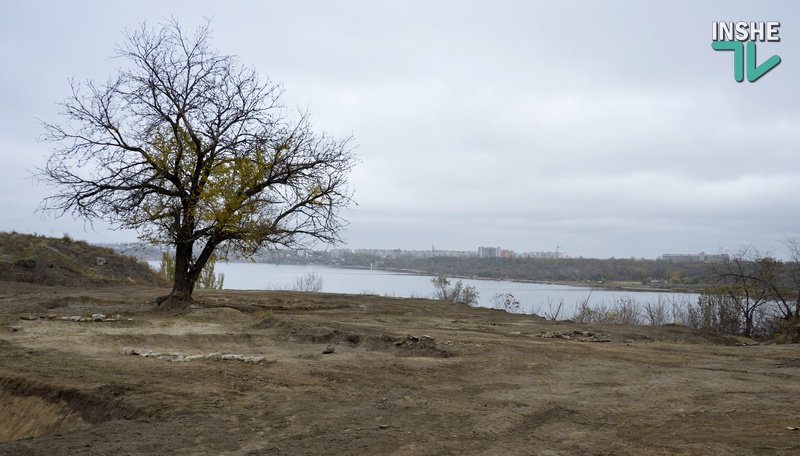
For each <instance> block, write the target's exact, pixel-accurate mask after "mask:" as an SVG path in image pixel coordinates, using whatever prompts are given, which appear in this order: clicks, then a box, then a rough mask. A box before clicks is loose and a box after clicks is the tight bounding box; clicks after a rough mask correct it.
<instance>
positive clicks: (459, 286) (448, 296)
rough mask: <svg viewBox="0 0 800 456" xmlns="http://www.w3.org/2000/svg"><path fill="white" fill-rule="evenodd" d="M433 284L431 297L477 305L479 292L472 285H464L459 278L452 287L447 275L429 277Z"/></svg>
mask: <svg viewBox="0 0 800 456" xmlns="http://www.w3.org/2000/svg"><path fill="white" fill-rule="evenodd" d="M431 283H432V284H433V299H439V300H441V301H450V302H457V303H459V304H466V305H468V306H473V307H474V306H477V305H478V297H479V296H480V294H479V293H478V292H477V291H475V287H473V286H472V285H467V286H465V285H464V284H463V283H462V282H461V281H460V280H459V281H458V282H456V283H455V285H453V286H452V287H451V286H450V280H449V279H448V278H447V277H444V276H439V277H434V278H432V279H431Z"/></svg>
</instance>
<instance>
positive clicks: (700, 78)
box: [0, 0, 800, 258]
mask: <svg viewBox="0 0 800 456" xmlns="http://www.w3.org/2000/svg"><path fill="white" fill-rule="evenodd" d="M700 3H701V2H696V1H684V2H681V1H664V2H660V3H655V2H642V1H616V2H600V1H560V2H555V1H547V2H536V1H530V0H527V1H525V0H522V1H496V0H495V1H491V2H489V1H432V0H426V1H394V2H388V1H285V0H284V1H280V2H278V1H252V2H244V1H228V2H220V1H199V0H191V1H169V2H168V1H162V0H159V1H136V2H121V1H111V0H103V1H96V2H95V1H78V2H60V1H50V2H44V1H39V2H36V1H29V0H26V1H8V0H6V1H4V2H2V4H1V5H0V57H2V62H3V63H2V67H3V69H2V70H0V93H1V96H0V153H2V158H3V163H2V165H0V230H3V231H11V230H16V231H19V232H31V233H32V232H37V233H39V234H46V235H55V236H61V235H62V234H64V233H69V234H70V235H71V236H72V237H74V238H78V239H87V240H89V241H92V242H116V241H134V240H135V239H136V233H133V232H126V231H114V230H112V229H110V228H109V227H107V226H105V225H103V224H96V225H95V226H94V227H93V228H92V227H90V226H88V225H86V224H85V223H84V222H82V221H76V220H73V219H71V218H70V217H62V218H54V217H52V216H46V215H42V214H39V213H36V212H35V211H36V209H37V207H38V205H39V203H40V202H41V200H42V199H43V198H44V197H45V196H47V195H48V194H50V193H51V192H53V190H52V189H48V188H47V187H45V186H44V185H35V182H33V181H32V179H31V178H30V175H31V173H32V172H33V171H34V170H35V168H36V167H39V166H42V165H43V164H44V163H45V160H46V157H47V155H48V153H49V151H50V150H51V149H52V147H53V145H52V144H47V143H41V142H38V141H37V137H38V136H39V135H40V134H41V133H42V132H43V129H42V127H41V125H40V123H39V121H38V120H37V119H42V120H44V121H48V122H59V121H61V120H63V118H60V117H59V114H58V112H59V109H58V106H56V102H59V101H62V100H63V99H64V98H65V97H66V96H67V95H68V94H69V84H68V80H69V78H73V77H74V78H75V79H76V80H80V81H85V80H89V79H91V80H95V81H100V82H105V81H106V80H107V79H108V78H109V77H110V76H111V75H113V73H114V71H115V68H116V67H117V66H119V62H118V61H115V60H110V59H109V57H110V56H112V55H113V52H114V48H115V45H116V44H118V43H121V42H123V41H124V37H123V32H124V31H125V30H126V29H127V30H129V31H132V30H134V29H135V28H137V27H138V26H139V25H140V24H141V23H142V22H143V21H145V20H147V21H148V22H150V23H153V24H158V23H159V22H163V20H164V19H168V18H170V17H175V18H176V19H178V20H179V21H180V22H181V24H182V25H183V26H184V27H185V28H188V29H193V28H195V27H197V26H198V25H200V24H201V23H202V18H203V17H204V16H208V17H212V18H213V20H212V23H211V28H212V30H213V35H212V38H213V43H214V46H215V47H216V48H217V49H218V50H219V51H220V52H221V53H223V54H232V55H237V56H239V58H240V59H241V61H242V63H244V64H246V65H248V66H252V67H254V68H256V69H257V70H258V72H259V74H260V75H261V76H262V77H263V78H266V77H268V78H269V79H271V80H273V81H276V82H280V83H282V84H283V87H284V89H285V95H284V102H285V103H286V104H287V105H288V106H290V107H301V108H307V109H308V110H309V111H310V112H311V114H312V116H313V117H312V119H313V123H314V125H315V126H316V128H317V129H318V130H320V131H326V132H328V133H331V134H334V135H339V136H342V135H349V134H352V135H353V136H354V137H355V143H356V144H358V148H357V153H358V155H359V157H360V159H361V161H362V163H361V164H360V165H358V167H357V168H356V169H355V171H354V172H353V174H352V176H351V182H352V185H353V187H354V188H355V200H356V201H357V202H358V206H354V207H353V208H352V209H350V210H348V211H347V212H346V214H345V217H346V218H347V219H348V220H349V222H350V225H349V226H348V228H347V231H346V232H345V233H344V237H345V239H346V240H347V246H348V247H350V248H401V249H408V250H426V249H430V248H432V247H433V246H435V247H436V249H446V250H476V249H477V248H478V246H500V247H502V248H508V249H512V250H515V251H518V252H527V251H554V250H555V249H556V245H559V246H561V247H560V250H561V251H562V252H568V253H569V254H571V255H572V256H584V257H598V258H608V257H612V256H613V257H617V258H623V257H631V256H635V257H646V258H655V257H656V256H658V255H661V254H662V253H698V252H700V251H705V252H706V253H712V252H717V251H719V250H720V249H735V248H737V247H739V246H742V245H745V244H752V245H753V246H756V247H758V248H760V249H762V250H770V249H771V250H773V251H775V253H779V251H780V249H781V242H782V241H784V240H785V239H786V238H787V237H789V236H800V210H798V209H800V191H798V190H797V189H798V186H800V151H798V145H800V103H799V102H800V89H798V81H800V20H798V19H800V17H799V15H798V9H800V7H798V6H796V3H795V2H753V1H742V2H734V1H719V2H702V4H701V5H699V4H700ZM712 21H779V22H780V23H781V26H780V29H779V34H780V38H781V41H780V42H778V43H758V44H757V46H758V57H757V58H758V62H759V63H760V62H763V61H764V60H766V59H767V58H769V57H770V56H771V55H775V54H777V55H779V56H780V57H781V60H782V62H781V64H780V65H779V66H778V67H776V68H775V69H774V70H772V71H771V72H770V73H768V74H767V75H765V76H764V77H762V78H761V79H759V80H758V81H756V82H755V83H749V82H747V81H746V80H745V82H742V83H737V82H735V80H734V77H733V55H732V52H721V51H714V50H713V49H712V48H711V23H712ZM318 248H321V246H318Z"/></svg>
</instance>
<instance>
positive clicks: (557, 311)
mask: <svg viewBox="0 0 800 456" xmlns="http://www.w3.org/2000/svg"><path fill="white" fill-rule="evenodd" d="M563 310H564V298H561V299H560V300H559V301H558V304H556V305H554V304H553V298H551V297H550V296H548V297H547V310H544V309H543V308H542V305H541V304H539V307H538V308H537V309H536V310H535V311H533V312H531V313H532V314H535V315H539V316H540V317H543V318H545V319H547V320H551V321H557V320H558V318H559V317H560V316H561V312H562V311H563Z"/></svg>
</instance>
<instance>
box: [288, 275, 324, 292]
mask: <svg viewBox="0 0 800 456" xmlns="http://www.w3.org/2000/svg"><path fill="white" fill-rule="evenodd" d="M324 283H325V281H324V280H323V279H322V276H321V275H319V274H317V273H316V272H309V273H308V274H306V275H304V276H301V277H298V278H296V279H295V281H294V287H292V290H294V291H311V292H320V291H322V287H323V285H324Z"/></svg>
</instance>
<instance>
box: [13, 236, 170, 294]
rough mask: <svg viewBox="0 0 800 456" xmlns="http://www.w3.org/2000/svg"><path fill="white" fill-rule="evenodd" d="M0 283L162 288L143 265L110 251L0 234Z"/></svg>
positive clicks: (163, 282) (160, 281)
mask: <svg viewBox="0 0 800 456" xmlns="http://www.w3.org/2000/svg"><path fill="white" fill-rule="evenodd" d="M0 281H6V282H24V283H31V284H36V285H48V286H63V287H97V286H108V285H119V284H132V285H153V286H166V285H168V284H167V281H166V279H164V278H163V277H161V276H160V275H159V274H158V273H156V272H155V271H153V270H152V269H151V268H150V267H149V266H148V265H147V264H146V263H143V262H140V261H139V260H137V259H135V258H133V257H128V256H123V255H119V254H117V253H115V252H114V251H113V250H111V249H108V248H104V247H97V246H93V245H90V244H88V243H86V242H84V241H73V240H72V239H70V238H69V236H64V237H63V238H50V237H45V236H38V235H35V234H22V233H16V232H11V233H7V232H0Z"/></svg>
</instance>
